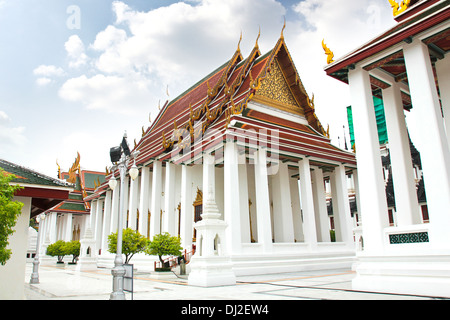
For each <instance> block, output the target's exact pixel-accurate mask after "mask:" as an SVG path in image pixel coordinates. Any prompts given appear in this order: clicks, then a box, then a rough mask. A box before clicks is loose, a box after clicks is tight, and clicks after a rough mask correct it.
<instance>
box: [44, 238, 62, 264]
mask: <svg viewBox="0 0 450 320" xmlns="http://www.w3.org/2000/svg"><path fill="white" fill-rule="evenodd" d="M66 254H67V249H66V243H65V242H64V241H63V240H58V241H56V242H55V243H52V244H51V245H49V246H48V247H47V255H48V256H50V257H58V263H63V259H64V256H65V255H66Z"/></svg>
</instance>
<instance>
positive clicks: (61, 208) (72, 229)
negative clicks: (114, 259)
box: [40, 153, 106, 264]
mask: <svg viewBox="0 0 450 320" xmlns="http://www.w3.org/2000/svg"><path fill="white" fill-rule="evenodd" d="M80 158H81V157H80V154H79V153H77V157H76V158H75V161H74V163H73V164H72V166H71V167H70V168H69V170H68V171H61V168H60V166H59V165H58V179H59V180H60V181H65V182H66V183H68V184H69V185H71V186H73V190H72V191H71V192H70V193H69V196H68V199H66V200H64V201H62V202H60V203H59V204H57V205H55V206H52V207H50V208H48V209H47V210H46V211H45V214H46V216H47V218H46V219H45V220H43V221H42V222H41V223H40V228H41V232H40V237H41V239H40V240H41V241H40V244H41V248H40V252H41V255H42V256H43V257H41V262H43V263H44V264H45V263H52V261H53V260H52V259H51V258H50V257H48V256H45V252H46V248H47V247H48V245H50V244H52V243H55V242H56V241H58V240H63V241H72V240H81V237H82V235H83V234H84V233H85V231H86V228H87V224H88V221H89V219H90V218H91V216H95V215H91V214H90V213H91V212H90V210H91V208H90V207H91V205H90V203H89V202H88V201H85V200H84V199H85V198H87V197H89V196H90V195H91V194H93V193H94V190H95V188H97V187H98V186H100V185H101V184H102V183H104V182H105V175H106V174H105V172H96V171H92V170H85V169H82V168H81V165H80Z"/></svg>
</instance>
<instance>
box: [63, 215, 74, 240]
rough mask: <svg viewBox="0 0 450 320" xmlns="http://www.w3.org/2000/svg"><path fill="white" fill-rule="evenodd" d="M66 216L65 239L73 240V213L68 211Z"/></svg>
mask: <svg viewBox="0 0 450 320" xmlns="http://www.w3.org/2000/svg"><path fill="white" fill-rule="evenodd" d="M64 217H65V220H66V224H65V230H64V241H72V214H71V213H66V214H65V215H64Z"/></svg>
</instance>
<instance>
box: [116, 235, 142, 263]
mask: <svg viewBox="0 0 450 320" xmlns="http://www.w3.org/2000/svg"><path fill="white" fill-rule="evenodd" d="M147 244H148V240H147V238H146V237H144V236H143V235H141V234H140V233H139V232H138V231H136V230H133V229H131V228H128V229H123V233H122V253H123V254H124V255H125V264H127V263H128V262H130V260H131V258H133V256H134V255H135V254H136V253H140V252H144V250H145V248H146V247H147ZM108 251H109V252H110V253H116V252H117V232H116V233H111V234H110V235H109V236H108Z"/></svg>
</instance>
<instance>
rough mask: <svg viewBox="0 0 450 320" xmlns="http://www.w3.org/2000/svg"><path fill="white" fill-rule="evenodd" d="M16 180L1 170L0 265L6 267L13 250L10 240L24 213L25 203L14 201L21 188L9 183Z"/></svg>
mask: <svg viewBox="0 0 450 320" xmlns="http://www.w3.org/2000/svg"><path fill="white" fill-rule="evenodd" d="M14 178H15V176H14V175H11V174H8V173H7V172H6V171H4V170H3V169H2V168H0V264H1V265H5V264H6V262H7V261H8V260H9V258H10V257H11V253H12V251H11V249H7V247H8V245H9V242H8V238H9V236H10V235H12V234H13V233H14V231H15V230H14V229H13V228H14V226H15V225H16V222H17V218H18V217H19V215H20V213H21V212H22V206H23V203H21V202H18V201H13V200H12V199H13V197H14V193H15V192H16V191H18V190H19V189H21V188H22V187H20V186H11V185H10V184H9V182H10V181H11V180H13V179H14Z"/></svg>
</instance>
